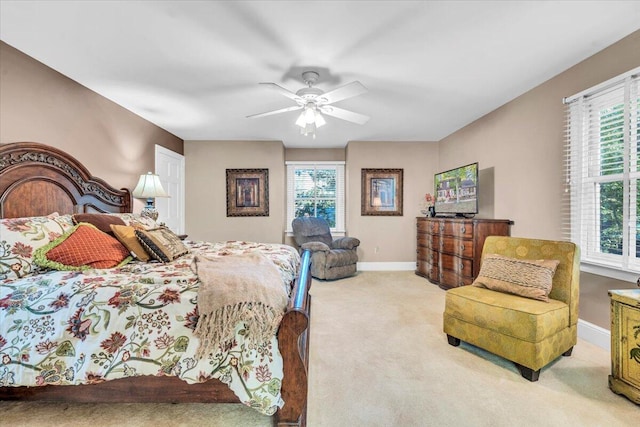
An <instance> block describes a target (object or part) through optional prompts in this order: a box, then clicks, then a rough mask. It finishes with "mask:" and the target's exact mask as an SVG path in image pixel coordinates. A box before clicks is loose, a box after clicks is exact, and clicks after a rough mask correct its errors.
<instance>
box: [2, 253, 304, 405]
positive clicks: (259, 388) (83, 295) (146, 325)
mask: <svg viewBox="0 0 640 427" xmlns="http://www.w3.org/2000/svg"><path fill="white" fill-rule="evenodd" d="M185 244H186V245H187V246H189V248H190V250H191V252H190V253H189V254H187V255H185V256H183V257H181V258H179V259H177V260H176V261H174V262H172V263H169V264H159V263H140V262H133V263H130V264H128V265H125V266H124V267H122V268H119V269H109V270H88V271H85V272H82V273H80V272H62V271H51V272H48V273H45V274H38V275H34V276H29V277H26V278H22V279H13V280H4V281H2V282H0V386H43V385H48V384H55V385H76V384H94V383H99V382H102V381H107V380H112V379H116V378H123V377H131V376H137V375H160V376H162V375H174V376H178V377H180V378H181V379H183V380H184V381H186V382H188V383H195V382H203V381H206V380H208V379H211V378H217V379H219V380H220V381H222V382H223V383H225V384H227V385H228V386H229V387H230V388H231V389H232V390H233V391H234V392H235V394H236V395H237V396H238V397H239V398H240V401H242V402H243V403H245V404H246V405H249V406H251V407H253V408H255V409H257V410H258V411H260V412H262V413H264V414H268V415H271V414H273V413H274V412H275V411H276V409H277V408H278V407H281V406H282V404H283V402H282V399H281V397H280V386H281V382H282V376H283V373H282V358H281V355H280V353H279V351H278V346H277V341H276V337H275V336H274V337H273V339H272V340H271V342H270V343H268V344H267V345H264V346H261V347H258V348H254V349H251V348H249V346H248V343H245V342H244V340H243V335H244V332H243V329H244V325H243V324H242V323H240V324H238V325H237V326H236V340H235V342H234V343H233V345H232V346H231V347H230V348H221V349H219V350H218V352H217V353H216V354H215V355H210V356H209V357H207V358H203V359H201V360H198V359H196V358H195V356H194V355H195V354H196V350H197V348H198V344H199V341H198V339H197V338H196V337H194V336H193V333H192V332H193V329H194V328H195V325H196V323H197V321H198V307H197V305H196V302H197V290H198V284H199V282H198V280H197V277H196V276H195V274H193V272H192V271H191V269H190V265H191V261H192V259H193V257H194V256H195V255H196V254H198V253H199V254H203V255H205V256H222V255H228V254H234V253H243V252H247V251H255V250H259V251H261V252H262V253H264V254H265V255H267V256H268V257H269V258H270V259H271V260H273V261H274V263H275V264H276V265H277V266H278V268H279V269H280V272H281V275H282V283H283V286H284V287H285V289H286V290H287V293H288V294H289V293H290V284H291V283H292V281H293V279H294V278H295V276H296V274H297V269H298V264H299V261H300V258H299V255H298V253H297V251H296V250H295V249H294V248H292V247H290V246H286V245H278V244H263V243H250V242H239V241H230V242H221V243H205V242H185Z"/></svg>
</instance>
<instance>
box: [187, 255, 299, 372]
mask: <svg viewBox="0 0 640 427" xmlns="http://www.w3.org/2000/svg"><path fill="white" fill-rule="evenodd" d="M191 269H192V270H193V272H194V273H195V274H196V275H197V276H198V278H199V279H200V288H199V290H198V311H199V313H200V318H199V320H198V324H197V325H196V329H195V332H194V333H195V335H196V336H197V337H198V338H199V339H200V347H199V348H198V352H197V354H196V356H197V357H198V358H199V359H201V358H203V357H206V356H207V355H209V354H210V353H215V352H216V351H217V350H218V348H219V347H222V348H224V347H225V346H227V345H228V344H230V343H231V341H233V339H234V338H235V328H236V325H237V324H238V322H244V323H245V325H246V335H245V339H246V340H247V341H248V343H249V348H255V347H257V346H259V345H261V344H264V343H267V342H268V341H270V340H271V338H272V337H273V336H274V335H275V333H276V331H277V330H278V325H279V324H280V320H281V319H282V316H283V314H284V310H285V308H286V306H287V302H288V295H287V293H286V291H285V289H284V287H283V285H282V277H281V276H280V272H279V271H278V268H277V267H276V266H275V264H274V263H273V262H272V261H271V260H270V259H269V258H267V257H265V256H264V255H262V254H260V253H258V252H250V253H245V254H239V255H226V256H221V257H214V258H206V257H203V256H200V255H196V256H195V257H194V259H193V262H192V264H191Z"/></svg>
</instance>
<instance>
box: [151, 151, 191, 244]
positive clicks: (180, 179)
mask: <svg viewBox="0 0 640 427" xmlns="http://www.w3.org/2000/svg"><path fill="white" fill-rule="evenodd" d="M156 174H158V175H159V176H160V182H161V183H162V187H163V188H164V190H165V191H166V192H167V194H169V197H168V198H167V197H158V198H157V199H156V209H158V213H159V215H158V222H164V223H165V224H166V225H167V227H169V228H170V229H171V230H173V232H174V233H176V234H184V228H185V227H184V174H185V172H184V156H183V155H181V154H178V153H176V152H174V151H171V150H168V149H166V148H164V147H162V146H160V145H156Z"/></svg>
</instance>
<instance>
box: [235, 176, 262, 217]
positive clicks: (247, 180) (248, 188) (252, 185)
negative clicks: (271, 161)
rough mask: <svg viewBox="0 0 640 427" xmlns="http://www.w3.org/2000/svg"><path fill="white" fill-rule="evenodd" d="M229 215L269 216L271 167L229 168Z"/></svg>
mask: <svg viewBox="0 0 640 427" xmlns="http://www.w3.org/2000/svg"><path fill="white" fill-rule="evenodd" d="M227 216H269V169H227Z"/></svg>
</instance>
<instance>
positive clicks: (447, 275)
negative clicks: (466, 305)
mask: <svg viewBox="0 0 640 427" xmlns="http://www.w3.org/2000/svg"><path fill="white" fill-rule="evenodd" d="M440 283H446V284H447V285H449V286H450V287H458V286H466V285H470V284H471V283H473V278H471V277H465V276H461V275H460V274H458V273H456V272H454V271H451V270H440Z"/></svg>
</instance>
